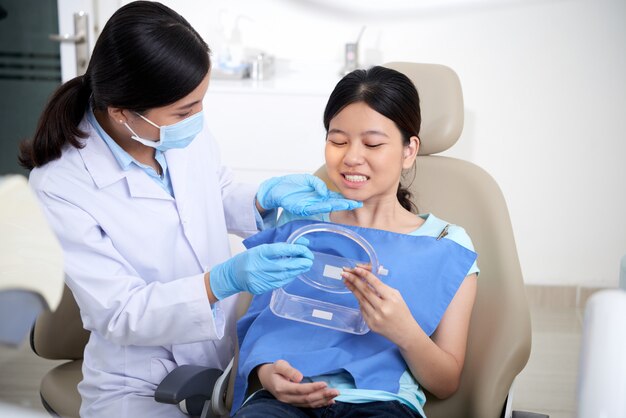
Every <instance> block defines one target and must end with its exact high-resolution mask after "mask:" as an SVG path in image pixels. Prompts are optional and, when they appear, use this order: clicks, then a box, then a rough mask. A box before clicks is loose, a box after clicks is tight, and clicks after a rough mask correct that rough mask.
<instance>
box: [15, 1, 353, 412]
mask: <svg viewBox="0 0 626 418" xmlns="http://www.w3.org/2000/svg"><path fill="white" fill-rule="evenodd" d="M209 70H210V60H209V48H208V46H207V44H206V43H205V42H204V41H203V40H202V39H201V37H200V36H199V35H198V33H197V32H196V31H195V30H194V29H193V28H192V27H191V26H190V25H189V23H188V22H187V21H186V20H185V19H184V18H183V17H181V16H180V15H179V14H178V13H176V12H174V11H173V10H171V9H169V8H167V7H165V6H163V5H161V4H159V3H156V2H144V1H137V2H133V3H130V4H128V5H126V6H124V7H122V8H121V9H119V10H118V11H117V12H116V13H115V14H114V15H113V16H112V17H111V19H110V20H109V21H108V23H107V24H106V25H105V27H104V29H103V30H102V34H101V35H100V37H99V39H98V41H97V43H96V45H95V48H94V50H93V55H92V58H91V61H90V63H89V67H88V69H87V72H86V73H85V75H83V76H79V77H76V78H74V79H73V80H70V81H68V82H67V83H65V84H64V85H62V86H61V87H59V89H58V90H57V91H56V92H55V93H54V94H53V96H52V97H51V99H50V101H49V103H48V104H47V106H46V108H45V110H44V112H43V114H42V115H41V118H40V120H39V123H38V126H37V130H36V133H35V135H34V138H33V140H31V141H26V142H24V143H22V145H21V149H20V161H21V162H22V164H23V165H24V166H25V167H27V168H30V169H32V172H31V175H30V183H31V186H32V187H33V189H34V190H35V192H36V194H37V196H38V198H39V200H40V202H41V205H42V207H43V209H44V212H45V214H46V216H47V218H48V220H49V222H50V224H51V225H52V227H53V229H54V231H55V233H56V234H57V236H58V237H59V239H60V241H61V244H62V246H63V249H64V255H65V271H66V274H67V284H68V285H69V287H70V288H71V290H72V292H73V294H74V296H75V298H76V301H77V302H78V305H79V307H80V311H81V316H82V320H83V324H84V326H85V328H86V329H88V330H89V331H91V337H90V339H89V342H88V344H87V346H86V348H85V353H84V363H83V381H82V382H81V383H80V384H79V386H78V389H79V392H80V394H81V397H82V405H81V411H80V414H81V416H86V417H98V416H101V417H136V416H151V417H173V416H177V415H179V414H181V413H180V411H179V410H178V409H177V408H176V407H173V406H170V405H163V404H158V403H156V402H155V401H154V398H153V396H154V391H155V388H156V386H157V385H158V384H159V382H160V381H161V380H162V379H163V378H164V376H165V375H166V374H167V373H168V372H170V371H171V370H173V369H174V368H175V367H176V366H178V365H180V364H186V363H194V364H204V365H207V366H210V367H218V368H224V367H225V366H226V365H227V364H228V362H229V360H230V358H231V356H232V355H233V352H234V329H235V327H234V321H235V317H234V304H235V302H236V298H229V296H231V295H235V294H237V293H238V292H241V291H247V292H251V293H254V294H258V293H262V292H265V291H268V290H270V289H273V288H275V287H279V286H282V285H284V284H285V283H287V282H289V281H290V280H292V279H293V278H294V277H296V276H297V275H298V274H300V273H302V272H304V271H306V270H307V269H309V268H310V266H311V264H312V262H311V259H312V254H311V253H310V251H309V250H308V249H307V248H306V247H305V246H301V245H287V244H272V245H267V246H264V247H259V248H255V249H252V250H249V251H245V252H243V253H240V254H238V255H237V256H235V257H233V258H229V257H230V254H229V241H228V233H229V232H233V233H237V234H240V235H242V236H245V235H249V234H251V233H254V232H256V231H257V230H258V229H259V228H262V227H263V224H264V222H269V223H271V221H272V218H273V219H275V210H274V209H276V208H278V207H283V208H284V210H287V211H289V212H294V213H299V214H311V213H320V212H329V211H335V210H350V209H352V208H354V207H356V206H358V205H359V203H358V202H354V201H350V200H345V199H343V198H342V197H341V196H340V195H337V194H335V193H333V192H329V191H328V190H327V189H326V187H325V185H324V184H323V183H322V182H321V181H319V180H318V179H316V178H314V177H312V176H307V175H294V176H285V177H279V178H275V179H270V180H268V181H266V182H265V183H263V184H262V185H261V187H260V188H259V189H258V191H257V190H255V189H254V188H251V187H249V186H245V185H240V184H235V183H234V182H233V179H232V175H231V173H230V171H228V170H227V169H226V168H224V167H222V166H221V164H220V160H219V155H218V150H217V146H216V144H215V141H214V140H213V138H212V137H211V135H210V134H209V132H208V131H207V130H206V128H205V127H204V118H203V114H202V99H203V97H204V95H205V93H206V91H207V88H208V84H209ZM255 196H256V199H255ZM255 206H256V208H255Z"/></svg>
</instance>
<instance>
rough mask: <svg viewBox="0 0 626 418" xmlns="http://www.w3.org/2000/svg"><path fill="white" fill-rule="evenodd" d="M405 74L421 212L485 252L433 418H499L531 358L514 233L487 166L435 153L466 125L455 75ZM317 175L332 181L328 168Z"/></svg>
mask: <svg viewBox="0 0 626 418" xmlns="http://www.w3.org/2000/svg"><path fill="white" fill-rule="evenodd" d="M385 66H386V67H389V68H393V69H396V70H398V71H400V72H402V73H404V74H406V75H407V76H408V77H409V78H411V80H412V81H413V83H414V84H415V85H416V87H417V89H418V92H419V94H420V103H421V106H420V107H421V110H422V129H421V134H420V139H421V142H422V145H421V148H420V156H418V158H417V162H416V172H415V178H414V179H413V176H412V173H411V175H410V176H409V177H408V178H405V180H404V182H403V183H404V184H407V185H408V184H410V187H409V189H410V191H411V192H412V194H413V201H414V202H415V203H416V204H417V206H418V209H419V211H420V213H428V212H432V213H434V214H436V215H437V216H438V217H440V218H442V219H445V220H447V221H449V222H452V223H455V224H458V225H461V226H463V227H464V228H465V229H466V230H467V232H468V234H469V235H470V237H471V238H472V241H473V243H474V246H475V249H476V252H477V253H478V265H479V267H480V270H481V272H480V276H479V278H478V293H477V297H476V302H475V305H474V310H473V312H472V319H471V324H470V330H469V337H468V345H467V355H466V360H465V367H464V369H463V374H462V377H461V384H460V387H459V389H458V391H457V392H456V393H455V394H454V395H453V396H452V397H450V398H448V399H445V400H438V399H436V398H435V397H434V396H428V402H427V403H426V411H425V412H426V414H427V416H428V417H429V418H449V417H466V418H498V417H500V416H501V414H502V411H503V407H504V405H505V402H506V398H507V394H508V392H509V390H510V388H511V384H512V382H513V379H514V378H515V377H516V376H517V375H518V373H519V372H520V371H521V370H522V369H523V368H524V366H525V365H526V362H527V361H528V357H529V355H530V345H531V332H530V313H529V309H528V304H527V301H526V296H525V291H524V284H523V279H522V273H521V268H520V264H519V260H518V256H517V250H516V247H515V240H514V237H513V229H512V227H511V221H510V218H509V213H508V209H507V206H506V203H505V201H504V197H503V195H502V192H501V191H500V189H499V187H498V185H497V184H496V183H495V181H494V180H493V178H492V177H491V176H490V175H489V174H487V173H486V172H485V171H484V170H482V169H481V168H480V167H478V166H476V165H474V164H472V163H469V162H467V161H462V160H459V159H455V158H450V157H443V156H434V155H431V154H434V153H438V152H441V151H444V150H446V149H448V148H449V147H451V146H452V145H454V143H455V142H456V141H457V139H458V137H459V136H460V134H461V131H462V127H463V95H462V91H461V84H460V82H459V79H458V76H457V75H456V73H455V72H454V71H453V70H451V69H450V68H448V67H445V66H442V65H434V64H415V63H402V62H395V63H389V64H386V65H385ZM316 175H317V176H319V177H321V178H322V179H324V180H326V181H327V182H328V177H327V176H326V173H325V169H324V167H322V168H321V169H320V170H318V172H317V173H316Z"/></svg>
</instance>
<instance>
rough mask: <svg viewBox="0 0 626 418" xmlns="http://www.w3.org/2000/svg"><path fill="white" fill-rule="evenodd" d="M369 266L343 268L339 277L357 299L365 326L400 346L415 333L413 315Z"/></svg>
mask: <svg viewBox="0 0 626 418" xmlns="http://www.w3.org/2000/svg"><path fill="white" fill-rule="evenodd" d="M370 270H371V267H368V266H361V265H360V266H358V267H356V268H353V269H350V268H344V271H343V273H342V277H343V278H344V283H345V284H346V287H347V288H348V289H349V290H350V291H351V292H352V293H353V294H354V296H355V297H356V299H357V300H358V302H359V308H360V310H361V314H362V315H363V319H365V322H366V323H367V326H368V327H369V328H370V329H371V330H372V331H374V332H375V333H377V334H380V335H382V336H383V337H386V338H387V339H389V340H390V341H391V342H393V343H394V344H396V345H398V346H399V347H401V348H402V347H403V342H404V341H405V340H406V339H407V338H409V337H410V336H411V335H413V334H414V332H413V330H414V327H415V326H419V325H417V322H416V321H415V319H414V318H413V315H412V314H411V311H410V310H409V307H408V306H407V304H406V302H405V301H404V298H403V297H402V294H401V293H400V292H399V291H398V290H397V289H394V288H393V287H390V286H387V285H386V284H385V283H383V282H381V281H380V279H379V278H378V277H376V276H375V275H374V274H373V273H372V272H371V271H370Z"/></svg>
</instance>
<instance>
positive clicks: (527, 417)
mask: <svg viewBox="0 0 626 418" xmlns="http://www.w3.org/2000/svg"><path fill="white" fill-rule="evenodd" d="M513 418H550V416H549V415H546V414H537V413H535V412H526V411H513Z"/></svg>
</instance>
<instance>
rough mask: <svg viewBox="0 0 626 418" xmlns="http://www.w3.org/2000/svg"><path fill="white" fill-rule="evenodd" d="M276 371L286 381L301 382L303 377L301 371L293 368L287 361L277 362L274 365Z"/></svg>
mask: <svg viewBox="0 0 626 418" xmlns="http://www.w3.org/2000/svg"><path fill="white" fill-rule="evenodd" d="M274 371H275V372H276V373H278V374H281V375H282V376H284V377H285V379H287V380H289V381H291V382H295V383H298V382H300V381H301V380H302V377H303V376H302V373H300V370H298V369H296V368H295V367H292V366H291V364H289V363H288V362H287V361H285V360H276V362H275V363H274Z"/></svg>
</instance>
